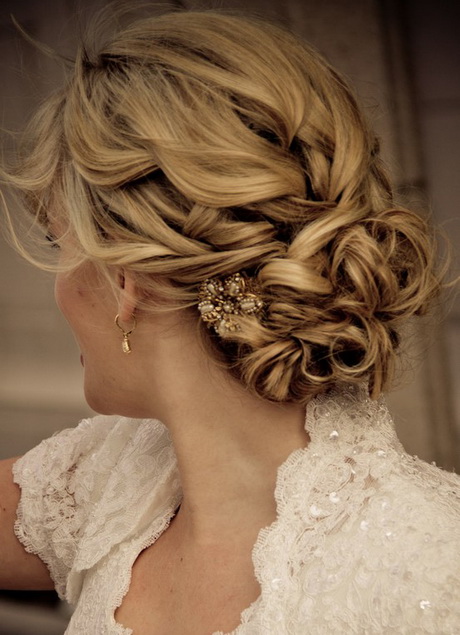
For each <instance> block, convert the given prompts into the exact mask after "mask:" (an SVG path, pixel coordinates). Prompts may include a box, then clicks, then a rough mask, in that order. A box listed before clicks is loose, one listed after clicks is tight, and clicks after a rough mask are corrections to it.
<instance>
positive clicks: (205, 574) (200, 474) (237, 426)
mask: <svg viewBox="0 0 460 635" xmlns="http://www.w3.org/2000/svg"><path fill="white" fill-rule="evenodd" d="M71 250H72V246H71V244H70V242H66V240H63V241H61V258H62V260H63V261H65V259H66V257H67V256H69V255H71ZM112 275H113V283H114V284H113V285H110V283H109V281H108V280H107V279H106V278H105V277H103V276H101V275H100V274H98V272H97V270H96V268H95V267H94V266H93V265H92V264H90V263H88V264H85V265H83V266H81V267H79V268H78V269H76V270H74V271H72V272H71V273H59V274H58V275H57V277H56V284H55V297H56V302H57V304H58V306H59V308H60V310H61V311H62V313H63V315H64V316H65V318H66V319H67V321H68V323H69V325H70V327H71V329H72V331H73V333H74V336H75V338H76V340H77V342H78V345H79V347H80V350H81V354H82V363H83V364H84V375H85V380H84V383H85V395H86V399H87V401H88V403H89V405H90V406H92V407H93V408H94V409H95V410H96V411H98V412H101V413H104V414H119V415H124V416H132V417H142V418H156V419H160V420H161V421H162V422H163V423H164V424H165V425H166V426H167V427H168V429H169V431H170V433H171V437H172V440H173V444H174V448H175V451H176V455H177V460H178V467H179V473H180V479H181V483H182V487H183V501H182V504H181V507H180V509H179V511H178V513H177V514H176V516H175V517H174V520H173V522H172V523H171V525H170V527H169V528H168V529H167V530H166V531H165V532H164V533H163V534H162V536H161V537H160V538H159V539H158V540H157V542H156V543H154V545H152V546H151V547H150V548H148V549H146V550H144V552H142V554H140V556H139V557H138V559H137V560H136V562H135V564H134V567H133V572H132V579H131V586H130V589H129V591H128V593H127V595H126V596H125V598H124V599H123V602H122V605H121V607H120V608H119V609H118V610H117V613H116V619H117V620H118V621H119V622H120V623H122V624H124V625H125V626H129V627H131V628H133V629H134V630H135V632H136V634H139V635H143V634H147V633H151V632H155V633H165V634H166V633H168V634H172V633H181V635H185V634H186V633H190V634H191V633H195V634H196V633H198V632H203V633H204V632H213V631H215V630H220V629H224V630H230V629H233V628H235V627H236V626H237V625H238V623H239V619H240V613H241V611H242V610H243V609H244V608H245V607H246V606H248V605H249V604H250V603H251V602H252V601H254V600H255V599H256V598H257V596H258V595H259V593H260V588H259V586H258V583H257V581H256V579H255V576H254V571H253V565H252V560H251V551H252V547H253V545H254V542H255V541H256V539H257V535H258V532H259V531H260V529H261V528H262V527H265V526H268V525H270V524H271V523H272V522H273V521H274V520H275V519H276V505H275V501H274V488H275V483H276V475H277V469H278V467H279V466H280V465H281V463H283V462H284V460H285V459H286V458H287V457H288V456H289V454H291V453H292V452H293V451H294V450H296V449H297V448H302V447H306V446H307V445H308V442H309V439H308V436H307V433H306V432H305V430H304V421H305V409H304V408H303V407H301V406H297V405H292V404H273V403H270V402H267V401H263V400H261V399H259V398H257V397H256V396H254V395H252V394H250V393H249V392H248V391H246V390H245V389H244V387H243V386H242V385H241V384H240V383H239V382H238V381H237V380H235V379H233V378H232V377H230V375H228V374H227V373H226V372H225V371H224V370H223V369H221V368H219V367H218V366H217V365H216V364H215V363H214V361H213V360H212V359H211V357H210V356H209V354H208V353H207V352H206V351H205V350H203V347H202V346H201V344H200V342H199V340H198V338H197V336H196V320H197V314H196V311H195V310H186V311H182V312H181V311H176V312H173V313H165V314H158V313H157V314H151V313H146V312H143V311H142V310H141V308H140V298H141V293H140V291H139V290H138V289H137V287H136V280H135V277H134V276H133V275H132V274H131V273H130V272H129V271H127V270H123V269H114V270H113V272H112ZM117 313H118V314H119V315H120V323H121V324H122V325H123V326H125V328H126V329H128V328H130V325H131V324H132V316H133V314H135V315H136V320H137V327H136V329H135V331H134V332H133V334H132V335H131V337H130V341H131V346H132V353H131V354H129V355H127V354H125V353H123V351H122V347H121V343H122V333H121V332H120V330H119V329H118V328H117V327H116V325H115V324H114V317H115V315H116V314H117ZM152 571H155V576H153V575H152ZM197 580H199V581H200V582H199V583H198V582H197ZM185 624H187V626H185Z"/></svg>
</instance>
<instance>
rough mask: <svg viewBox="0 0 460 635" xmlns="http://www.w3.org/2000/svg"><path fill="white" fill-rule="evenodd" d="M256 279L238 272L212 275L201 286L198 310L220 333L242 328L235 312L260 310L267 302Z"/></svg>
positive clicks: (245, 313) (248, 312) (240, 313)
mask: <svg viewBox="0 0 460 635" xmlns="http://www.w3.org/2000/svg"><path fill="white" fill-rule="evenodd" d="M259 294H260V290H259V288H258V286H257V285H256V283H255V282H254V280H253V279H251V278H248V277H247V276H243V275H242V274H241V273H234V274H232V275H231V276H228V277H226V278H223V279H221V278H209V279H208V280H205V281H204V282H203V283H202V284H201V287H200V291H199V294H198V299H199V303H198V310H199V312H200V314H201V319H202V320H203V322H205V323H206V325H207V326H208V327H209V328H210V327H213V328H214V330H215V332H216V333H217V334H218V335H225V334H226V333H231V332H234V331H238V330H239V329H240V326H239V324H238V323H237V322H236V321H235V320H234V319H233V317H232V316H234V315H254V314H257V313H260V312H261V310H262V309H263V307H264V303H263V301H262V299H261V298H260V295H259Z"/></svg>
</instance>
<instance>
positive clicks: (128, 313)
mask: <svg viewBox="0 0 460 635" xmlns="http://www.w3.org/2000/svg"><path fill="white" fill-rule="evenodd" d="M118 276H119V278H118V279H119V296H118V315H119V319H120V321H121V322H122V323H129V322H130V321H131V320H132V317H133V315H134V313H135V311H136V307H137V303H138V296H137V289H136V283H135V279H134V275H133V274H132V272H130V271H126V270H121V271H120V273H119V274H118Z"/></svg>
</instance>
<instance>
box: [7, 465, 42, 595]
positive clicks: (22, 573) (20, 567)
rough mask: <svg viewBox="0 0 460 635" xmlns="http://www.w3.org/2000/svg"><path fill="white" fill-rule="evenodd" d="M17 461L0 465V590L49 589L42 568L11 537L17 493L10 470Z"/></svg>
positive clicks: (17, 501)
mask: <svg viewBox="0 0 460 635" xmlns="http://www.w3.org/2000/svg"><path fill="white" fill-rule="evenodd" d="M17 459H18V457H16V458H12V459H6V460H3V461H0V588H2V589H29V590H40V589H53V588H54V584H53V582H52V580H51V577H50V574H49V571H48V569H47V567H46V565H45V564H44V563H43V562H42V561H41V560H40V558H39V557H38V556H36V555H33V554H30V553H27V552H26V550H25V549H24V547H23V546H22V544H21V543H20V542H19V540H18V539H17V538H16V535H15V533H14V523H15V520H16V510H17V507H18V503H19V499H20V496H21V490H20V488H19V486H18V485H16V483H15V482H14V481H13V472H12V468H13V465H14V463H15V462H16V461H17Z"/></svg>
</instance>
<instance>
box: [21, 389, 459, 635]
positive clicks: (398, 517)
mask: <svg viewBox="0 0 460 635" xmlns="http://www.w3.org/2000/svg"><path fill="white" fill-rule="evenodd" d="M306 429H307V431H308V432H309V435H310V439H311V441H310V444H309V446H308V447H307V448H305V449H303V450H296V451H295V452H293V453H292V454H291V455H290V456H289V457H288V459H287V460H286V461H285V462H284V463H283V465H282V466H281V467H280V468H279V470H278V478H277V485H276V490H275V499H276V505H277V519H276V520H275V522H274V523H273V524H272V525H270V526H269V527H266V528H264V529H262V530H261V531H260V533H259V536H258V539H257V542H256V544H255V545H254V549H253V562H254V571H255V574H256V577H257V579H258V581H259V583H260V587H261V594H260V597H259V598H258V599H257V600H256V601H255V602H254V603H253V604H252V605H251V606H250V607H248V608H247V609H246V610H245V611H243V613H242V615H241V623H240V625H239V626H238V627H237V628H236V629H235V630H234V631H233V633H232V634H231V635H262V634H264V635H265V634H267V633H270V634H274V635H275V634H276V635H284V634H285V635H300V634H304V633H307V632H314V633H315V635H316V634H318V635H321V634H323V633H324V634H331V633H350V634H352V633H357V634H363V635H364V634H366V635H367V634H373V633H398V634H401V633H407V634H410V635H413V634H415V633H433V634H436V635H440V634H452V635H453V634H454V633H458V632H459V624H460V600H459V597H460V593H459V592H460V537H459V534H460V532H459V527H460V525H459V521H460V478H459V477H458V476H456V475H454V474H449V473H446V472H443V471H442V470H440V469H438V468H436V467H434V466H431V465H428V464H426V463H424V462H423V461H420V460H418V459H416V458H414V457H411V456H409V455H407V454H406V453H405V452H404V450H403V448H402V446H401V445H400V443H399V441H398V439H397V437H396V435H395V432H394V426H393V422H392V420H391V416H390V414H389V412H388V410H387V408H386V406H385V402H384V400H383V399H380V400H379V401H377V402H375V401H372V400H370V399H369V397H368V395H367V389H366V387H365V386H364V385H363V386H361V387H351V386H342V387H338V388H337V389H335V390H333V391H330V392H329V393H327V394H325V395H320V396H318V397H316V398H315V399H314V400H313V401H312V402H310V404H309V405H308V408H307V417H306ZM14 472H15V480H16V482H18V483H19V485H20V486H21V489H22V497H21V502H20V506H19V508H18V520H17V523H16V533H17V535H18V538H19V539H20V540H21V541H22V543H23V544H24V546H25V547H26V549H27V550H28V551H31V552H33V553H37V554H38V555H39V556H40V557H41V558H42V560H44V562H46V564H47V565H48V567H49V569H50V572H51V575H52V577H53V579H54V581H55V584H56V588H57V590H58V593H59V594H60V595H61V597H63V598H66V599H67V600H68V601H70V602H71V603H72V604H74V605H75V612H74V614H73V617H72V619H71V622H70V624H69V627H68V629H67V631H66V634H67V635H77V634H80V633H83V632H88V633H92V632H94V633H98V634H101V635H103V634H107V635H109V634H110V635H112V634H113V635H115V634H116V635H130V634H131V630H130V629H127V628H124V627H123V626H121V625H120V624H117V623H116V622H115V619H114V612H115V609H116V608H117V607H118V606H119V605H120V604H121V601H122V598H123V596H124V595H125V594H126V592H127V590H128V588H129V583H130V576H131V568H132V566H133V563H134V561H135V560H136V558H137V556H138V554H139V553H140V552H141V551H142V550H143V549H144V548H145V547H147V546H149V545H150V544H152V543H153V542H154V541H155V540H156V539H157V537H158V536H159V535H161V533H162V532H163V531H164V530H165V529H166V527H167V526H168V524H169V521H170V519H171V517H172V515H173V514H174V510H175V509H176V508H177V505H178V504H179V502H180V499H181V487H180V481H179V475H178V472H177V465H176V459H175V455H174V452H173V448H172V445H171V441H170V438H169V435H168V432H167V430H166V428H165V427H164V426H163V425H162V424H161V423H160V422H158V421H150V420H143V421H138V420H132V419H126V418H121V419H120V418H114V417H95V418H94V419H91V420H86V421H84V422H82V423H81V424H80V425H79V426H78V427H77V428H75V429H72V430H67V431H64V432H61V433H59V434H57V435H56V436H54V437H52V438H51V439H48V440H46V441H44V442H43V443H42V444H40V445H39V446H37V448H35V449H33V450H32V451H31V452H29V453H28V454H27V455H25V457H23V458H22V459H20V460H19V461H18V462H17V463H16V464H15V468H14ZM214 635H224V633H222V632H218V633H215V634H214ZM228 635H230V634H228Z"/></svg>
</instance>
